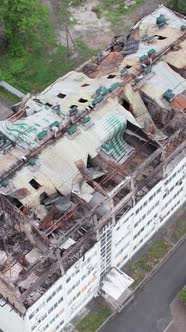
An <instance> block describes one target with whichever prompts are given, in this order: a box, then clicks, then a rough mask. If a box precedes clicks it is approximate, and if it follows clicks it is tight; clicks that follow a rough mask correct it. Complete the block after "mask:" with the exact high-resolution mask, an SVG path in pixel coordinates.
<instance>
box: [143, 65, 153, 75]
mask: <svg viewBox="0 0 186 332" xmlns="http://www.w3.org/2000/svg"><path fill="white" fill-rule="evenodd" d="M151 71H152V66H150V65H149V66H147V67H145V69H144V72H145V74H149V73H150V72H151Z"/></svg>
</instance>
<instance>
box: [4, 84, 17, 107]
mask: <svg viewBox="0 0 186 332" xmlns="http://www.w3.org/2000/svg"><path fill="white" fill-rule="evenodd" d="M0 96H2V97H3V98H5V99H6V100H7V101H9V102H10V103H11V104H17V103H18V102H19V101H20V100H21V98H19V97H17V96H15V95H14V94H12V93H11V92H9V91H7V90H6V89H4V88H3V87H2V86H0Z"/></svg>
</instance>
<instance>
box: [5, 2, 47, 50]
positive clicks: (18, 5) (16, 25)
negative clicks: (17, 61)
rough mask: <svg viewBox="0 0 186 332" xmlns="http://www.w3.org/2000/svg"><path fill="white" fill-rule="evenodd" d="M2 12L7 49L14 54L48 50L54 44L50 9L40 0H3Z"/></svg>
mask: <svg viewBox="0 0 186 332" xmlns="http://www.w3.org/2000/svg"><path fill="white" fill-rule="evenodd" d="M0 12H1V21H2V24H3V28H4V32H5V39H6V43H7V47H8V49H9V51H11V52H12V53H14V54H16V55H19V54H23V53H24V52H25V51H28V50H30V51H31V50H32V49H33V48H34V49H36V48H40V47H42V48H43V47H46V48H47V46H48V45H49V43H51V42H52V39H53V37H54V35H53V31H52V28H51V25H50V22H49V9H48V7H47V6H45V5H43V4H42V3H41V2H40V0H13V1H12V0H1V4H0Z"/></svg>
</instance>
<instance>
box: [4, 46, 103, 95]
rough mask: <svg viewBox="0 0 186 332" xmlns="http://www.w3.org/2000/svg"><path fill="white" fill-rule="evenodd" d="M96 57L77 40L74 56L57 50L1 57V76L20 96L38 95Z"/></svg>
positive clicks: (60, 49)
mask: <svg viewBox="0 0 186 332" xmlns="http://www.w3.org/2000/svg"><path fill="white" fill-rule="evenodd" d="M71 52H72V51H71ZM73 52H74V51H73ZM96 53H97V51H96V50H92V49H89V48H88V47H87V45H86V44H85V43H84V42H83V41H82V40H77V41H76V50H75V55H74V54H71V56H70V55H69V54H68V52H67V48H66V47H64V46H58V47H57V48H56V50H55V51H54V52H52V53H50V54H49V53H47V52H46V53H45V54H43V53H42V54H41V52H37V51H33V52H31V53H29V54H27V55H25V56H22V57H17V58H16V57H15V56H14V57H11V56H10V55H8V54H4V55H1V56H0V73H1V76H2V79H3V80H4V81H6V82H8V83H9V84H11V85H13V86H15V87H16V88H17V89H19V90H21V91H22V92H24V93H27V92H28V91H29V92H38V91H41V90H43V89H44V88H46V87H47V86H48V85H50V84H51V83H52V82H54V81H55V80H56V79H57V78H59V77H60V76H63V75H64V74H66V73H67V72H69V71H70V70H73V69H75V68H77V67H78V66H79V65H80V64H81V63H83V62H84V61H86V60H87V59H90V58H91V57H92V56H93V55H95V54H96ZM72 55H73V56H72Z"/></svg>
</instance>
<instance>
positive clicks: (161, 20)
mask: <svg viewBox="0 0 186 332" xmlns="http://www.w3.org/2000/svg"><path fill="white" fill-rule="evenodd" d="M162 23H164V24H166V18H165V16H164V15H162V14H161V15H160V16H159V17H157V19H156V24H158V25H160V24H162Z"/></svg>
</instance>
